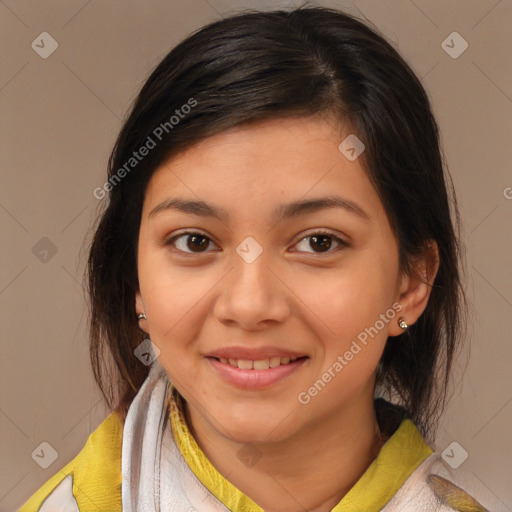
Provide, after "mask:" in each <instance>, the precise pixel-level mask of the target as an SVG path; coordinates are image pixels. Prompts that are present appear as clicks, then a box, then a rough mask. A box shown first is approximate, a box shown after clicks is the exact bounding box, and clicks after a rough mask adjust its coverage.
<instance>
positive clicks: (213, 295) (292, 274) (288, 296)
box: [135, 117, 438, 512]
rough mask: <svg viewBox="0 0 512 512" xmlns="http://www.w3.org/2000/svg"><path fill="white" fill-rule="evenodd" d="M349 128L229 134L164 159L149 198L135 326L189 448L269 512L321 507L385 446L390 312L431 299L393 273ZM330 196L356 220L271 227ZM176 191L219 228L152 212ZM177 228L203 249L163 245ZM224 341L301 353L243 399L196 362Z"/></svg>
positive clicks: (298, 123) (410, 310) (267, 124)
mask: <svg viewBox="0 0 512 512" xmlns="http://www.w3.org/2000/svg"><path fill="white" fill-rule="evenodd" d="M349 133H350V130H349V129H348V128H347V127H345V129H344V130H343V129H342V128H340V127H339V126H338V125H336V124H335V123H334V122H330V121H329V120H328V119H327V118H321V117H309V118H287V119H277V120H271V121H263V122H258V123H256V124H251V125H246V126H244V127H238V128H235V129H232V130H229V131H226V132H223V133H222V134H220V135H216V136H213V137H210V138H208V139H206V140H204V141H202V142H200V143H199V144H197V145H195V146H193V147H191V148H189V149H188V150H186V151H184V152H182V153H180V154H178V155H175V156H174V157H172V158H171V159H170V160H169V161H167V162H166V163H165V164H164V165H162V166H161V167H159V168H158V169H157V170H156V171H155V173H154V174H153V176H152V178H151V180H150V182H149V185H148V188H147V191H146V195H145V200H144V206H143V212H142V219H141V225H140V235H139V244H138V276H139V285H140V288H139V291H138V292H137V294H136V297H135V308H136V312H137V313H139V312H142V311H144V312H145V313H146V315H147V320H141V321H140V326H141V328H142V329H143V330H144V331H145V332H147V333H148V334H149V336H150V338H151V340H152V341H153V343H154V344H155V345H156V346H157V347H158V348H159V349H160V351H161V354H160V356H159V361H160V364H161V365H162V366H163V367H164V369H165V370H166V372H167V373H168V375H169V377H170V379H171V381H173V383H174V384H175V386H176V387H177V388H178V390H179V391H180V393H181V394H182V396H183V397H184V398H185V399H186V402H187V405H186V414H187V422H188V424H189V428H190V430H191V431H192V433H193V435H194V437H195V439H196V440H197V442H198V444H199V446H200V447H201V449H202V450H203V451H204V452H205V454H206V455H207V457H208V458H209V460H210V461H211V462H212V463H213V465H214V466H215V467H216V468H217V469H218V470H219V471H220V473H221V474H222V475H224V476H225V477H226V478H227V479H228V480H229V481H230V482H231V483H233V484H234V485H235V486H236V487H237V488H238V489H240V490H241V491H242V492H243V493H244V494H246V495H248V496H249V497H250V498H251V499H252V500H253V501H255V502H256V503H257V504H258V505H259V506H260V507H262V508H263V509H264V510H265V512H295V511H298V510H308V511H310V512H328V511H330V510H331V509H332V508H333V507H334V506H335V505H336V504H337V503H338V502H339V501H340V500H341V499H342V498H343V496H344V495H345V494H346V492H347V491H348V490H349V489H350V488H351V487H352V486H353V485H354V484H355V482H356V481H357V480H358V479H359V478H360V477H361V475H362V474H363V473H364V471H365V470H366V469H367V468H368V466H369V465H370V464H371V462H372V461H373V460H374V459H375V457H376V456H377V454H378V452H379V450H380V448H381V446H382V444H383V443H384V442H385V441H386V437H385V436H382V435H381V434H380V432H379V428H378V424H377V420H376V416H375V412H374V408H373V399H374V391H375V372H376V368H377V364H378V361H379V358H380V356H381V354H382V351H383V349H384V346H385V343H386V340H387V338H388V336H396V335H398V334H401V333H402V332H403V329H401V328H400V327H399V326H398V322H397V321H398V318H399V317H402V316H403V317H404V318H405V320H406V322H407V323H408V324H409V325H411V324H413V323H414V322H415V321H416V320H417V318H418V317H419V316H420V315H421V313H422V312H423V311H424V309H425V307H426V305H427V302H428V298H429V294H430V290H431V286H430V285H429V284H427V283H425V282H424V280H423V279H420V278H417V277H412V276H409V275H407V274H405V273H401V272H400V269H399V265H398V245H397V240H396V238H395V236H394V234H393V232H392V229H391V226H390V224H389V220H388V218H387V215H386V212H385V210H384V207H383V205H382V203H381V201H380V199H379V197H378V195H377V192H376V191H375V189H374V188H373V186H372V184H371V182H370V180H369V179H368V177H367V175H366V173H365V172H364V170H363V168H362V166H361V164H360V161H359V159H356V160H355V161H353V162H352V161H349V160H348V159H347V158H346V157H345V156H344V155H343V154H342V153H341V152H340V151H339V150H338V145H339V144H340V143H341V141H343V140H344V138H345V137H346V136H347V135H348V134H349ZM334 192H335V193H337V194H339V195H341V196H343V197H344V198H347V199H349V200H351V201H353V202H355V203H357V204H358V205H359V206H360V207H361V208H362V209H363V210H364V211H365V212H366V213H367V214H368V217H369V218H368V220H365V219H363V218H362V217H359V216H357V215H355V214H353V213H351V212H349V211H347V210H345V209H341V208H327V209H322V210H318V211H316V212H314V213H308V214H305V215H301V216H298V217H295V218H291V219H288V220H282V221H280V222H278V223H277V224H276V223H275V222H274V221H272V219H271V218H270V213H271V212H272V210H273V209H274V208H275V207H276V206H277V205H280V204H282V203H288V202H292V201H297V200H304V199H311V198H313V197H315V198H316V197H322V196H326V195H328V194H333V193H334ZM177 196H179V197H181V198H185V199H191V200H203V201H206V202H208V203H211V204H214V205H216V206H220V207H222V208H223V209H225V210H226V211H227V212H229V215H230V219H229V220H227V221H226V220H225V221H220V220H218V219H215V218H209V217H201V216H197V215H193V214H190V213H182V212H178V211H176V210H166V211H162V212H160V213H158V214H156V215H154V216H152V217H149V212H150V211H151V210H152V209H153V208H154V207H155V206H156V205H158V204H160V203H161V202H162V201H164V200H166V199H168V198H171V197H177ZM183 228H188V229H191V230H194V231H199V232H200V234H203V235H206V236H207V237H208V238H207V240H206V243H205V248H203V249H200V250H201V251H202V252H194V248H193V245H192V244H191V243H190V237H187V236H183V237H182V238H181V239H178V240H176V241H175V243H174V247H173V246H172V245H167V246H166V245H165V240H166V239H168V238H170V237H171V235H174V234H176V235H177V234H180V232H179V231H180V230H183ZM318 229H325V230H328V231H330V232H332V235H333V237H336V236H337V237H339V238H340V239H341V240H343V241H345V242H347V243H348V244H349V245H348V246H340V245H339V244H338V243H337V242H336V239H335V238H328V239H327V241H330V242H331V247H330V249H329V250H328V251H327V252H322V251H321V250H319V249H318V245H315V244H314V242H312V239H311V238H305V237H311V235H313V234H314V233H315V232H316V233H318ZM247 236H252V237H253V238H254V239H255V240H256V241H257V242H258V244H259V245H260V246H261V247H262V249H263V252H262V253H261V255H260V256H259V257H258V258H257V259H256V260H255V261H254V262H252V263H247V262H246V261H244V259H242V258H241V257H240V256H239V254H238V253H237V252H236V248H237V246H239V244H241V242H242V241H243V240H244V239H245V238H246V237H247ZM187 241H188V244H187ZM201 241H203V242H204V239H201ZM208 242H210V243H209V244H208ZM199 243H200V242H199ZM191 246H192V248H191ZM180 249H181V250H182V251H185V252H186V254H183V253H180V252H179V250H180ZM437 255H438V252H437V246H436V244H435V242H432V243H431V248H430V250H429V251H428V252H427V253H426V254H425V256H424V258H423V259H421V260H419V261H418V267H417V269H418V272H419V275H421V276H424V277H427V279H428V282H429V283H433V280H434V277H435V274H436V272H437V268H438V262H437ZM395 303H399V304H401V306H402V307H403V309H402V311H400V313H397V314H396V316H395V317H394V319H392V320H390V321H389V322H387V323H385V326H384V328H382V329H381V330H380V331H379V333H378V335H376V336H374V337H373V338H369V342H368V344H367V345H366V346H364V347H363V348H362V350H361V351H360V352H359V353H358V354H357V355H356V356H354V358H353V359H352V360H351V361H349V362H348V364H347V365H346V366H344V368H343V370H342V371H341V372H338V373H336V376H335V377H334V378H332V379H331V381H330V382H329V383H328V384H327V385H326V386H325V387H324V388H323V389H322V390H321V392H319V393H318V394H317V395H316V396H315V397H312V398H311V400H310V402H309V403H308V404H306V405H304V404H302V403H300V401H299V400H298V399H297V397H298V395H299V393H301V392H304V391H307V390H308V389H309V388H310V387H311V386H312V385H313V383H314V382H315V381H317V380H318V379H319V378H320V377H321V375H322V374H323V373H324V372H326V371H327V370H328V368H329V367H332V365H333V364H334V362H335V361H336V360H337V358H338V356H339V355H343V354H344V353H345V352H346V351H347V350H349V348H350V345H351V343H352V341H353V340H355V339H356V338H357V335H358V334H359V333H361V332H362V331H364V329H365V328H367V327H370V326H374V325H375V322H376V321H377V320H378V319H379V315H381V314H383V313H385V312H386V310H388V309H390V308H392V305H393V304H395ZM389 342H390V343H394V342H397V341H395V340H393V339H390V340H389ZM230 345H241V346H252V347H261V346H263V345H271V346H278V347H282V348H285V349H289V350H294V351H297V352H300V353H303V354H305V355H307V356H308V359H307V361H306V363H304V364H303V365H302V366H301V367H300V368H299V369H298V370H297V371H296V372H295V373H293V374H292V375H291V376H289V377H288V378H286V379H284V380H282V381H280V382H278V383H277V384H274V385H273V386H272V387H271V388H269V389H265V390H243V389H239V388H237V387H235V386H233V385H231V384H228V383H226V382H224V381H223V380H221V379H220V378H219V377H218V375H217V373H216V372H215V371H214V370H213V369H212V367H211V364H210V362H209V360H208V359H206V357H205V354H207V353H209V352H211V351H212V350H214V349H217V348H220V347H226V346H230ZM248 443H250V444H251V445H252V446H253V447H252V448H250V449H251V450H253V451H257V452H258V453H259V454H260V455H261V458H260V460H259V461H258V462H257V463H256V464H255V465H253V466H252V467H247V466H246V465H245V464H244V463H243V462H242V461H241V460H240V459H239V457H238V456H237V452H238V451H239V450H240V449H241V447H243V446H244V445H246V444H248ZM308 484H309V485H308Z"/></svg>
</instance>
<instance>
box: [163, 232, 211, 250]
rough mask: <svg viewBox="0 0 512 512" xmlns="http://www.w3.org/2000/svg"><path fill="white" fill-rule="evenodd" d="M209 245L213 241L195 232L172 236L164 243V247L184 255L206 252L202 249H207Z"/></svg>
mask: <svg viewBox="0 0 512 512" xmlns="http://www.w3.org/2000/svg"><path fill="white" fill-rule="evenodd" d="M210 243H212V244H213V241H212V240H211V239H210V238H208V237H207V236H206V235H204V234H203V233H199V232H196V231H185V232H183V233H180V234H178V235H174V236H172V237H171V238H169V239H168V240H166V241H165V243H164V245H165V246H172V247H173V248H175V249H176V250H177V251H178V252H183V253H186V254H194V253H197V254H200V253H204V252H208V251H205V250H203V249H205V248H208V246H209V245H210ZM187 249H189V250H187Z"/></svg>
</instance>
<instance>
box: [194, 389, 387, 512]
mask: <svg viewBox="0 0 512 512" xmlns="http://www.w3.org/2000/svg"><path fill="white" fill-rule="evenodd" d="M369 391H371V393H369V392H367V393H365V396H364V397H363V396H357V397H355V398H354V399H353V400H352V401H351V402H350V403H348V404H346V405H345V406H344V407H343V408H342V409H340V410H339V411H338V412H337V414H335V415H332V414H331V415H329V416H328V417H326V418H324V419H322V421H320V422H319V423H317V424H314V425H310V426H309V427H308V428H304V429H301V430H300V431H298V432H296V433H295V434H294V435H292V436H290V437H288V438H286V439H285V440H282V441H279V442H272V443H257V444H254V447H255V448H256V449H257V450H258V451H259V453H260V454H261V458H260V460H259V461H258V463H257V464H256V465H254V466H251V467H247V466H246V465H245V464H243V462H242V461H241V460H240V459H239V457H238V456H237V452H238V451H239V450H240V448H241V445H240V443H237V442H234V441H232V440H231V439H228V438H226V437H224V436H222V435H220V434H219V433H218V432H217V431H215V430H214V429H213V428H212V427H211V426H210V425H209V424H208V423H207V422H205V421H204V420H203V418H202V417H201V416H200V415H199V414H197V413H196V411H195V410H194V409H193V408H191V407H190V406H189V404H188V403H187V404H186V406H185V412H186V417H187V423H188V425H189V429H190V431H191V433H192V435H193V436H194V438H195V440H196V441H197V443H198V445H199V446H200V448H201V449H202V450H203V452H204V453H205V455H206V456H207V457H208V459H209V460H210V461H211V463H212V464H213V465H214V466H215V468H216V469H217V470H218V471H219V472H220V473H221V474H222V475H223V476H224V477H225V478H226V479H228V480H229V481H230V482H231V483H232V484H233V485H234V486H235V487H237V488H238V489H239V490H240V491H241V492H242V493H244V494H245V495H247V496H248V497H249V498H251V499H252V500H253V501H254V502H255V503H257V504H258V505H259V506H260V507H261V508H262V509H263V510H264V511H265V512H292V511H293V512H294V511H296V510H298V509H304V510H308V511H310V512H330V511H331V510H332V508H333V507H335V506H336V504H337V503H338V502H339V501H340V500H341V499H342V498H343V496H345V494H346V493H347V492H348V491H349V490H350V488H351V487H353V485H354V484H355V483H356V482H357V480H359V478H360V477H361V476H362V474H363V473H364V472H365V471H366V469H367V468H368V466H369V465H370V464H371V463H372V461H373V460H374V459H375V458H376V457H377V455H378V453H379V451H380V448H381V447H382V445H383V444H384V443H385V441H386V440H387V438H386V436H383V435H382V434H381V432H380V430H379V426H378V422H377V418H376V415H375V410H374V407H373V389H371V390H369ZM277 503H278V504H279V510H278V509H277V508H276V504H277Z"/></svg>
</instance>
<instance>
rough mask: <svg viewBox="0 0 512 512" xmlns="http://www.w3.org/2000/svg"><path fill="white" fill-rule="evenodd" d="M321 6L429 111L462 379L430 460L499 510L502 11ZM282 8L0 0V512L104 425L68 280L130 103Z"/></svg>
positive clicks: (504, 122)
mask: <svg viewBox="0 0 512 512" xmlns="http://www.w3.org/2000/svg"><path fill="white" fill-rule="evenodd" d="M310 3H312V4H313V3H314V2H310ZM318 3H319V4H322V5H326V6H331V7H337V8H340V9H344V10H346V11H347V12H349V13H352V14H356V15H359V16H363V15H364V16H365V17H366V18H367V19H368V20H370V21H371V22H372V23H374V24H375V25H376V26H377V27H378V28H379V29H380V31H381V32H383V33H384V34H385V35H386V37H387V38H388V39H389V40H390V41H391V42H392V44H394V45H395V47H396V48H397V49H398V50H399V51H400V53H401V54H402V55H403V56H404V57H405V59H406V60H407V61H408V62H409V63H410V65H411V66H412V68H413V69H414V70H415V72H416V73H417V74H418V76H419V77H420V78H422V81H423V83H424V85H425V87H426V89H427V91H428V93H429V95H430V97H431V99H432V102H433V107H434V112H435V114H436V116H437V119H438V122H439V125H440V128H441V132H442V140H443V147H444V151H445V155H446V159H447V162H448V165H449V168H450V172H451V174H452V176H453V178H454V183H455V188H456V191H457V194H458V199H459V203H460V209H461V214H462V219H463V222H464V238H465V243H466V246H467V263H468V281H467V287H468V293H469V296H470V299H471V301H472V302H473V305H474V314H473V316H472V321H471V324H470V325H469V338H468V344H470V345H471V354H470V358H469V363H468V366H467V370H466V373H465V375H464V378H463V379H456V381H455V387H454V396H453V398H452V400H451V402H450V403H449V406H448V408H447V410H446V413H445V415H444V416H443V419H442V421H441V426H440V429H439V435H438V439H437V442H436V445H435V448H436V449H437V450H438V451H443V450H444V449H445V448H446V447H448V446H449V445H450V443H452V442H454V441H456V442H457V443H459V444H460V446H461V447H463V449H464V450H466V451H467V452H468V454H469V456H468V458H467V460H466V461H465V462H464V463H463V465H462V466H461V467H463V468H464V469H466V470H469V471H471V472H473V473H474V474H475V475H476V476H477V478H478V479H479V480H480V481H481V482H482V484H483V485H485V486H487V487H488V488H489V489H490V490H491V491H492V492H493V493H494V494H495V495H496V496H497V497H498V498H499V499H500V500H501V501H502V502H503V503H504V505H505V504H506V506H507V507H508V510H512V488H511V486H510V482H511V481H512V462H511V455H512V443H511V442H510V432H511V431H512V386H511V376H510V367H511V362H512V346H511V344H510V340H511V337H510V332H511V331H512V315H511V312H512V310H511V308H512V273H511V272H510V262H511V257H510V252H511V249H512V239H511V238H512V237H511V233H512V221H511V214H512V200H511V199H512V189H511V188H510V187H512V173H511V172H510V161H511V160H512V158H511V157H512V154H511V153H512V145H511V143H510V134H511V131H512V130H511V129H512V126H511V124H512V73H511V66H510V64H511V59H510V51H511V49H512V31H511V30H510V26H511V22H512V1H510V0H501V1H498V0H488V1H484V0H481V1H477V0H452V1H446V2H445V1H443V2H441V1H434V0H430V1H429V0H414V1H413V0H394V1H389V0H388V1H382V0H361V1H359V0H358V1H354V2H345V1H331V2H318ZM297 4H298V3H297ZM287 5H295V3H294V2H279V1H275V2H271V1H259V2H258V1H236V0H186V1H185V0H183V1H179V0H167V1H163V0H155V1H151V2H150V1H135V0H129V1H126V0H124V1H121V0H116V1H115V0H102V1H100V0H89V1H87V0H66V1H64V0H51V1H45V2H36V1H35V0H3V1H0V39H1V42H2V44H1V50H0V51H1V54H2V66H1V67H0V109H1V123H0V148H1V149H0V154H1V172H2V185H1V188H0V256H1V262H2V264H1V265H0V312H1V313H0V314H1V316H2V325H3V326H4V329H5V330H4V333H3V335H2V357H1V359H0V389H1V390H2V393H1V398H0V442H1V456H0V511H12V510H15V509H16V508H17V507H18V506H20V505H21V504H22V503H23V502H24V501H25V500H26V499H27V498H28V497H29V496H30V495H31V494H32V493H33V492H34V491H35V490H36V489H37V488H39V486H40V485H41V484H42V483H43V482H45V481H46V480H47V479H48V478H49V477H50V476H52V475H53V474H55V473H56V472H57V470H58V469H59V468H61V467H63V466H64V465H65V464H66V463H67V462H68V461H70V460H71V459H72V458H73V457H74V456H75V455H76V454H77V453H78V452H79V451H80V449H81V448H82V447H83V445H84V443H85V441H86V439H87V436H88V435H89V433H90V432H92V431H93V430H94V429H95V428H96V427H97V426H98V425H99V423H100V422H101V421H102V420H103V419H104V418H105V417H106V415H107V414H108V411H107V410H106V409H105V408H104V406H103V404H102V402H101V400H100V394H99V391H98V390H97V389H96V388H95V386H94V384H93V379H92V373H91V369H90V367H89V357H88V347H87V325H86V320H87V308H86V302H85V297H84V291H83V288H82V285H81V280H82V273H83V269H84V263H85V260H86V249H87V247H88V244H89V242H90V240H91V234H92V231H91V229H92V227H93V223H94V219H95V217H96V214H97V211H98V208H100V206H101V205H100V203H101V201H98V200H97V199H96V198H95V197H94V196H93V190H94V188H96V187H98V186H102V185H103V183H104V181H105V172H106V162H107V158H108V155H109V152H110V149H111V147H112V145H113V143H114V140H115V137H116V135H117V133H118V131H119V128H120V126H121V122H122V119H123V117H124V115H125V112H126V110H127V109H128V107H129V105H130V104H131V102H132V100H133V99H134V97H135V95H136V93H137V91H138V89H139V87H140V86H141V85H142V83H143V81H144V79H145V77H147V76H148V73H149V71H150V70H151V69H152V68H153V67H154V66H155V65H156V64H157V63H158V62H159V61H160V60H161V58H163V56H164V55H165V54H166V53H167V52H168V51H169V50H170V48H171V47H172V46H174V45H175V44H176V43H178V42H179V41H180V40H181V39H183V38H184V37H186V36H187V35H188V34H189V33H190V32H191V31H192V30H194V29H196V28H199V27H200V26H202V25H204V24H205V23H207V22H209V21H212V20H214V19H217V18H219V17H221V16H225V15H226V14H228V13H233V12H235V11H237V10H240V9H242V8H247V7H257V8H259V9H270V8H276V7H285V6H287ZM454 31H456V32H458V33H459V34H460V35H461V36H462V37H463V38H464V40H466V41H467V43H468V45H469V46H468V48H467V50H466V51H464V53H462V54H461V55H460V56H459V57H458V58H456V59H455V58H452V57H451V56H450V55H448V53H447V52H446V51H445V50H444V49H443V47H442V42H443V41H444V40H445V39H446V38H447V37H448V36H449V35H450V34H451V33H452V32H454ZM42 32H48V33H49V34H50V35H51V36H52V37H53V38H54V39H55V40H56V41H57V43H58V48H57V50H56V51H55V52H54V53H53V54H52V55H50V56H49V57H48V58H46V59H43V58H42V57H40V55H39V54H38V53H36V51H35V50H34V49H33V48H32V47H31V44H32V42H33V41H36V43H37V42H38V41H40V38H38V36H39V35H40V34H41V33H42ZM45 37H46V36H45ZM46 41H47V44H46V45H45V48H46V49H48V48H49V46H48V40H46ZM454 44H455V49H458V48H460V46H458V45H459V43H454ZM41 239H43V240H41ZM55 249H56V253H55V254H53V252H54V251H55ZM45 251H47V252H45ZM464 365H465V359H464V358H462V359H461V360H460V362H459V363H458V364H457V368H456V369H460V368H462V367H463V366H464ZM42 442H47V443H49V444H50V445H51V446H52V447H53V448H54V449H55V450H56V452H57V453H58V457H57V459H56V460H55V461H54V462H53V464H52V465H50V466H49V467H48V468H47V469H43V468H41V467H40V466H39V465H38V464H37V463H36V462H35V460H34V459H33V458H32V456H31V454H32V453H33V451H34V450H35V449H36V448H37V447H38V446H39V445H40V444H41V443H42ZM456 450H459V452H457V453H456V454H455V455H456V456H457V457H460V453H462V452H460V449H459V448H456Z"/></svg>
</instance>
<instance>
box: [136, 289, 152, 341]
mask: <svg viewBox="0 0 512 512" xmlns="http://www.w3.org/2000/svg"><path fill="white" fill-rule="evenodd" d="M145 312H146V307H145V306H144V302H143V301H142V295H141V294H140V291H139V290H137V291H136V292H135V314H136V315H137V316H138V315H139V313H145ZM139 327H140V328H141V329H142V330H143V331H144V332H145V333H146V334H149V329H148V321H147V319H145V318H141V319H140V320H139Z"/></svg>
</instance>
